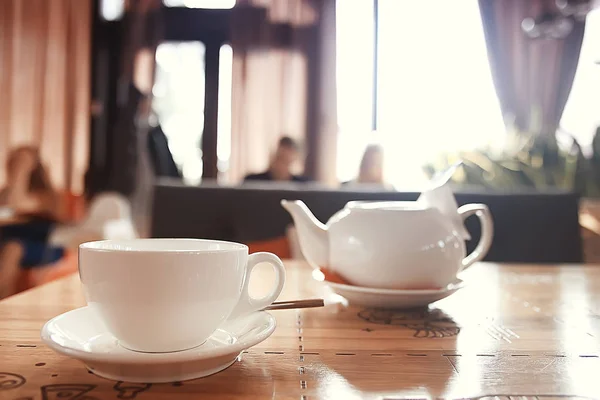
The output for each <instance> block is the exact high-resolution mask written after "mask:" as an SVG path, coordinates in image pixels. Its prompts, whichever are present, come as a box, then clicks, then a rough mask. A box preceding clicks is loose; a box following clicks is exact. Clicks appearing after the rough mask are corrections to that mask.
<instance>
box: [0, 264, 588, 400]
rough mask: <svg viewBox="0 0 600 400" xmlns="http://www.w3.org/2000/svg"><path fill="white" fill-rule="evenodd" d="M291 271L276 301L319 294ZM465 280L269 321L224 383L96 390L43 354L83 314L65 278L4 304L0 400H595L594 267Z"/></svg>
mask: <svg viewBox="0 0 600 400" xmlns="http://www.w3.org/2000/svg"><path fill="white" fill-rule="evenodd" d="M286 264H287V267H288V282H287V283H286V288H285V291H284V293H283V294H282V296H281V299H282V300H283V299H298V298H308V297H315V296H321V295H323V296H325V295H328V294H327V291H326V290H325V288H324V287H323V286H322V285H321V284H320V283H316V282H314V281H312V280H311V274H310V270H309V269H308V267H307V266H306V265H304V264H303V263H298V262H288V263H286ZM260 274H263V276H262V277H260V276H259V277H258V279H255V280H254V283H255V288H256V287H260V286H261V281H268V278H269V277H268V276H267V275H269V273H268V272H266V270H265V271H261V272H260ZM464 279H465V280H466V282H467V287H466V288H464V289H463V290H461V291H459V292H457V293H456V294H454V295H452V296H451V297H449V298H447V299H445V300H442V301H440V302H438V303H436V304H435V305H434V306H431V308H430V309H429V310H428V311H423V310H421V311H409V312H406V311H404V312H401V311H398V312H386V311H375V310H369V309H362V308H352V307H351V308H345V307H343V306H342V305H338V304H333V305H330V306H327V307H325V308H320V309H306V310H287V311H275V312H273V314H274V315H275V316H276V317H277V321H278V327H277V330H276V331H275V333H274V334H273V336H271V338H269V339H268V340H267V341H265V342H263V343H261V344H260V345H258V346H256V347H254V348H252V349H250V350H249V351H248V352H247V353H246V354H243V357H242V361H241V362H238V363H236V364H234V365H233V366H232V367H230V368H229V369H227V370H225V371H224V372H221V373H219V374H216V375H213V376H211V377H208V378H204V379H199V380H195V381H188V382H180V383H174V384H156V385H144V384H128V383H124V382H111V381H108V380H105V379H102V378H98V377H96V376H95V375H92V374H90V373H88V372H87V370H86V369H85V368H84V367H83V365H82V364H80V363H79V362H77V361H74V360H71V359H69V358H68V357H64V356H60V355H57V354H55V353H54V352H52V351H51V350H50V349H49V348H47V347H46V346H44V345H43V344H42V343H41V342H40V339H39V331H40V328H41V327H42V325H43V324H44V322H45V321H46V320H48V319H49V318H51V317H53V316H55V315H58V314H60V313H62V312H65V311H67V310H70V309H73V308H75V307H79V306H81V305H83V304H84V301H83V299H82V296H81V292H80V288H79V282H78V278H77V276H72V277H69V278H66V279H64V280H61V281H57V282H54V283H51V284H49V285H47V286H43V287H41V288H38V289H35V290H32V291H29V292H25V293H23V294H21V295H18V296H15V297H13V298H10V299H7V300H5V301H2V302H0V371H2V372H1V373H0V399H2V400H4V399H10V400H16V399H21V400H24V399H32V400H33V399H44V400H46V399H57V400H92V399H116V398H120V399H140V400H145V399H148V400H150V399H162V398H168V399H171V398H173V399H221V398H222V399H294V400H314V399H341V400H352V399H360V398H366V399H390V400H391V399H401V398H413V399H414V398H430V397H445V398H481V397H486V396H525V397H532V398H540V399H542V398H549V397H571V396H580V397H587V398H600V358H599V355H600V341H599V338H600V269H599V268H597V267H594V266H564V267H559V266H528V265H518V266H499V265H495V264H481V265H478V266H475V267H473V268H471V270H469V271H467V273H466V274H465V276H464ZM77 390H79V392H77ZM77 393H83V394H80V395H78V394H77Z"/></svg>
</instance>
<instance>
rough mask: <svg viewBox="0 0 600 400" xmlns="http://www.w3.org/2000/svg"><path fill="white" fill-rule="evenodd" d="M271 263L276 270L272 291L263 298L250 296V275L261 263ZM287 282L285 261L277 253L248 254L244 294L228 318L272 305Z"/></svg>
mask: <svg viewBox="0 0 600 400" xmlns="http://www.w3.org/2000/svg"><path fill="white" fill-rule="evenodd" d="M263 262H265V263H269V264H271V266H273V269H274V270H275V285H274V287H273V290H271V293H269V294H268V295H266V296H265V297H263V298H260V299H256V298H254V297H252V296H250V293H248V286H249V284H250V275H251V274H252V270H253V269H254V267H256V266H257V265H258V264H260V263H263ZM284 283H285V267H284V266H283V262H281V260H280V259H279V257H277V256H276V255H275V254H271V253H254V254H250V255H249V256H248V263H247V264H246V277H245V278H244V286H243V287H242V295H241V297H240V300H239V302H238V304H237V305H236V306H235V308H234V309H233V311H232V312H231V314H230V315H229V318H228V319H234V318H237V317H240V316H242V315H246V314H251V313H253V312H255V311H259V310H262V309H263V308H265V307H267V306H270V305H271V303H273V302H274V301H275V300H277V297H279V294H280V293H281V290H282V289H283V284H284Z"/></svg>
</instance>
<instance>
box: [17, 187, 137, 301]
mask: <svg viewBox="0 0 600 400" xmlns="http://www.w3.org/2000/svg"><path fill="white" fill-rule="evenodd" d="M137 236H138V234H137V232H136V229H135V227H134V225H133V220H132V218H131V206H130V204H129V201H128V200H127V199H126V198H125V197H123V196H122V195H120V194H117V193H102V194H99V195H98V196H96V197H94V198H93V199H92V201H91V202H90V206H89V209H88V211H87V213H86V215H85V217H83V219H82V221H81V222H79V223H75V224H69V225H59V226H57V227H55V228H54V230H53V231H52V233H51V235H50V238H49V240H48V242H49V243H50V244H51V245H54V246H60V247H64V248H65V255H64V257H63V258H61V259H60V260H58V261H57V262H55V263H52V264H49V265H45V266H41V267H38V268H33V269H30V270H25V271H23V272H22V273H21V275H20V276H19V282H18V284H17V288H18V291H23V290H27V289H30V288H33V287H36V286H39V285H42V284H44V283H47V282H50V281H53V280H55V279H58V278H61V277H63V276H66V275H69V274H72V273H75V272H77V269H78V264H77V249H78V247H79V245H80V244H81V243H85V242H89V241H94V240H105V239H134V238H136V237H137Z"/></svg>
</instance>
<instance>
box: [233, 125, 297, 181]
mask: <svg viewBox="0 0 600 400" xmlns="http://www.w3.org/2000/svg"><path fill="white" fill-rule="evenodd" d="M299 159H300V146H298V144H297V143H296V141H294V139H292V138H291V137H288V136H284V137H282V138H281V139H279V143H278V145H277V149H276V150H275V154H274V155H273V158H272V160H271V164H270V165H269V168H268V169H267V170H266V171H265V172H261V173H259V174H250V175H246V177H245V178H244V182H247V181H290V182H307V181H308V179H307V178H305V177H304V176H301V175H294V174H293V173H292V168H293V167H294V164H296V163H297V162H298V160H299Z"/></svg>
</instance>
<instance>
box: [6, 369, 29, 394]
mask: <svg viewBox="0 0 600 400" xmlns="http://www.w3.org/2000/svg"><path fill="white" fill-rule="evenodd" d="M25 382H27V380H26V379H25V377H23V376H21V375H19V374H13V373H11V372H0V391H3V390H10V389H16V388H18V387H20V386H23V384H24V383H25Z"/></svg>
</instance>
